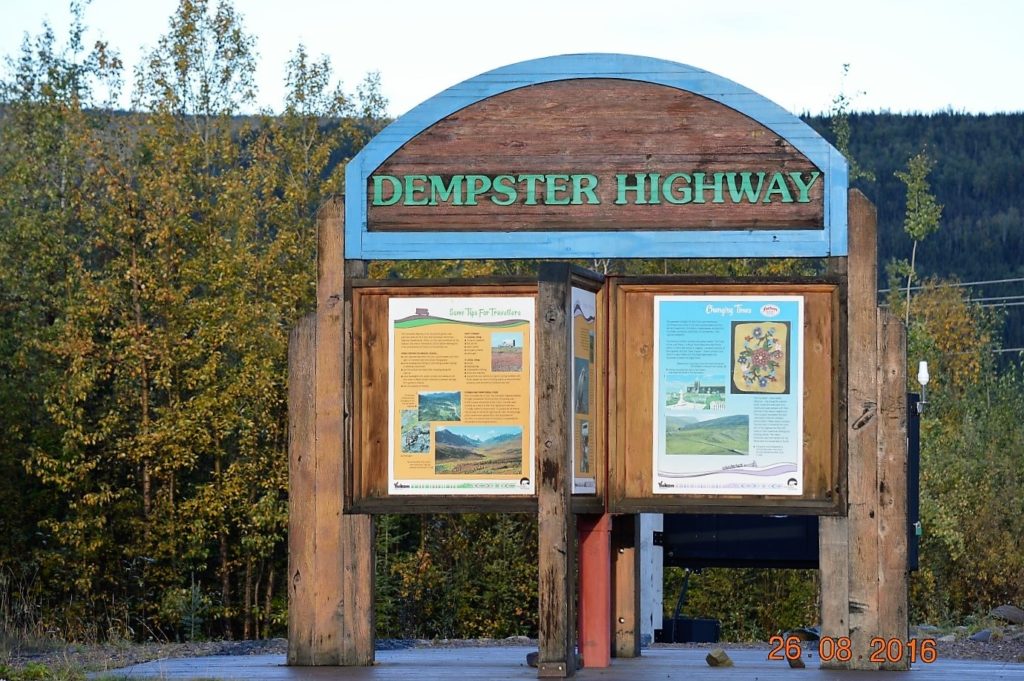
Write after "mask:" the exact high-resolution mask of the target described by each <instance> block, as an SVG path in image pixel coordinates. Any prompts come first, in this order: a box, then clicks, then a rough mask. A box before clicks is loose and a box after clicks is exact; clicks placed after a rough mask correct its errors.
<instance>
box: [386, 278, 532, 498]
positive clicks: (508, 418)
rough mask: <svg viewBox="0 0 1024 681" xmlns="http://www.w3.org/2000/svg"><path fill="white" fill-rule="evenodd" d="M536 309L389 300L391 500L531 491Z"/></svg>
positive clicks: (473, 300) (495, 301)
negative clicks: (418, 496) (394, 496)
mask: <svg viewBox="0 0 1024 681" xmlns="http://www.w3.org/2000/svg"><path fill="white" fill-rule="evenodd" d="M534 308H535V302H534V299H533V298H532V297H488V298H483V297H455V298H444V297H429V298H401V297H395V298H391V299H389V301H388V334H389V340H390V343H389V348H390V356H389V376H390V379H389V386H388V492H389V494H391V495H456V494H465V495H473V494H485V495H530V494H533V493H534V443H533V438H534V435H533V419H534V414H533V405H534V350H533V331H534V318H535V311H534Z"/></svg>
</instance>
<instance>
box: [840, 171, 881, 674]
mask: <svg viewBox="0 0 1024 681" xmlns="http://www.w3.org/2000/svg"><path fill="white" fill-rule="evenodd" d="M849 210H850V217H849V225H850V233H849V239H850V256H849V261H848V262H849V268H850V269H849V285H850V298H849V303H848V306H847V311H848V314H849V330H848V332H847V342H848V343H849V353H850V363H849V366H848V370H847V371H848V380H849V391H848V393H849V403H848V413H847V419H848V428H849V431H848V432H849V452H848V453H849V464H848V465H849V495H850V496H849V509H850V511H849V533H850V539H849V545H850V614H849V622H850V640H851V641H852V649H853V651H854V655H853V659H852V660H851V662H850V667H851V668H853V669H871V668H876V667H877V665H876V664H874V663H872V662H871V661H870V642H871V639H872V638H874V637H875V636H877V635H878V607H879V603H878V560H879V545H878V503H877V502H878V461H877V457H878V334H877V327H878V323H877V322H878V318H877V311H876V310H877V305H878V303H877V301H878V293H877V284H876V282H877V281H878V253H877V246H876V230H875V208H874V206H872V205H871V203H870V202H869V201H868V200H867V199H866V198H865V197H864V195H863V194H861V193H860V192H857V191H851V192H850V200H849Z"/></svg>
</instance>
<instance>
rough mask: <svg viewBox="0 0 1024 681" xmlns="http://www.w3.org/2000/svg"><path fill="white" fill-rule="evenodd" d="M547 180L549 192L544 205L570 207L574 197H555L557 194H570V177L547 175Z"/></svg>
mask: <svg viewBox="0 0 1024 681" xmlns="http://www.w3.org/2000/svg"><path fill="white" fill-rule="evenodd" d="M545 180H546V181H547V186H548V192H547V198H546V199H545V201H544V203H546V204H547V205H549V206H568V205H569V202H570V201H572V197H570V196H563V197H561V198H559V197H558V196H555V194H556V193H557V192H565V193H566V194H568V192H569V176H568V175H546V176H545Z"/></svg>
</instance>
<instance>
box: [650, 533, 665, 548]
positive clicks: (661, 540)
mask: <svg viewBox="0 0 1024 681" xmlns="http://www.w3.org/2000/svg"><path fill="white" fill-rule="evenodd" d="M651 541H652V543H653V544H654V545H655V546H664V545H665V533H664V532H661V531H660V530H654V532H653V533H652V540H651Z"/></svg>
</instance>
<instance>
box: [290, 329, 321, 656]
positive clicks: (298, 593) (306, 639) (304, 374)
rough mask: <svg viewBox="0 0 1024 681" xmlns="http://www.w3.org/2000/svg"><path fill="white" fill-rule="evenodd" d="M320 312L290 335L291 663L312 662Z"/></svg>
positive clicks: (293, 330)
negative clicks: (318, 327) (317, 368)
mask: <svg viewBox="0 0 1024 681" xmlns="http://www.w3.org/2000/svg"><path fill="white" fill-rule="evenodd" d="M315 344H316V315H315V314H309V315H306V316H305V317H303V318H302V319H301V320H299V323H298V324H296V325H295V328H293V329H292V331H291V333H290V334H289V336H288V664H294V665H301V664H311V663H312V660H313V632H314V629H313V611H314V609H315V598H314V593H315V592H314V588H315V584H316V582H315V573H314V572H313V553H314V551H315V549H316V533H315V527H316V524H315V516H314V511H315V508H314V504H313V499H314V494H315V490H316V475H315V468H316V455H315V432H314V428H315V423H316V380H315V375H316V349H315Z"/></svg>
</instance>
